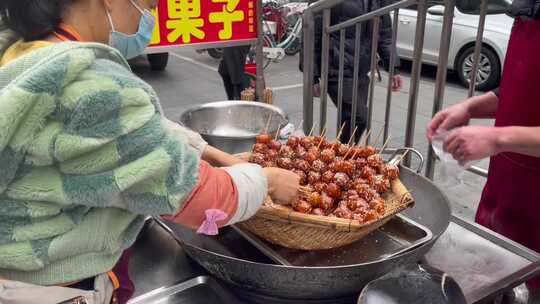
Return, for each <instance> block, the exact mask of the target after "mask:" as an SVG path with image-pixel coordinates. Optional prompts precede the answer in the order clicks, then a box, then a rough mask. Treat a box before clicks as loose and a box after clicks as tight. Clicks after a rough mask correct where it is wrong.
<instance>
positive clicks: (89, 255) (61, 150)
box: [0, 25, 199, 285]
mask: <svg viewBox="0 0 540 304" xmlns="http://www.w3.org/2000/svg"><path fill="white" fill-rule="evenodd" d="M0 28H1V25H0ZM9 35H10V33H9V32H8V31H5V30H4V31H2V32H0V57H1V54H2V52H3V51H5V50H6V44H7V45H9V43H13V39H11V37H10V36H9ZM158 109H159V105H158V98H157V95H156V93H155V92H154V91H153V90H152V88H151V87H150V86H149V85H147V84H146V83H144V82H143V81H142V80H140V79H139V78H137V77H136V76H134V75H133V74H132V73H131V71H130V70H129V66H128V64H127V63H126V61H125V60H124V59H123V58H122V57H121V55H120V54H119V53H118V52H117V51H115V50H114V49H112V48H109V47H107V46H105V45H100V44H88V43H86V44H82V43H71V42H70V43H61V44H54V45H51V46H48V47H45V48H42V49H40V50H37V51H35V52H32V53H30V54H27V55H25V56H22V57H20V58H18V59H16V60H14V61H12V62H10V63H9V64H7V65H6V66H4V67H1V68H0V277H4V278H8V279H13V280H20V281H24V282H29V283H35V284H41V285H50V284H59V283H64V282H70V281H74V280H79V279H82V278H86V277H90V276H93V275H96V274H99V273H102V272H105V271H107V270H110V269H111V268H112V267H113V265H114V264H115V263H116V261H117V260H118V258H119V257H120V255H121V253H122V251H123V250H124V249H125V248H127V247H129V246H130V245H131V244H132V243H133V242H134V240H135V237H136V235H137V233H138V232H139V230H140V228H141V226H142V223H143V215H161V214H174V213H176V212H178V210H180V208H181V207H182V202H183V200H184V199H185V198H186V197H187V196H188V194H189V193H190V192H191V190H192V189H193V188H194V187H195V185H196V183H197V175H198V166H199V164H198V162H199V160H198V156H197V153H196V152H195V150H194V149H193V148H191V147H189V146H188V145H187V143H186V140H185V138H184V137H182V136H179V135H178V134H177V133H175V132H174V131H173V130H169V129H168V127H166V125H165V124H164V123H163V122H162V116H161V113H159V110H158Z"/></svg>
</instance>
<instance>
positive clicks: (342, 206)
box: [336, 200, 349, 209]
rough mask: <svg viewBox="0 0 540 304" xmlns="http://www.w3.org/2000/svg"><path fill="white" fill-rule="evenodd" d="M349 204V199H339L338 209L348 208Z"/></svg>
mask: <svg viewBox="0 0 540 304" xmlns="http://www.w3.org/2000/svg"><path fill="white" fill-rule="evenodd" d="M347 205H348V203H347V200H341V201H339V203H338V205H337V208H336V209H348V208H349V207H348V206H347Z"/></svg>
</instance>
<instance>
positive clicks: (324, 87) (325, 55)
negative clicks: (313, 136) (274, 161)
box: [319, 8, 330, 134]
mask: <svg viewBox="0 0 540 304" xmlns="http://www.w3.org/2000/svg"><path fill="white" fill-rule="evenodd" d="M329 26H330V9H329V8H327V9H325V10H324V11H323V24H322V54H321V80H320V81H321V84H320V85H321V98H320V102H321V104H320V110H319V115H320V118H319V121H320V125H319V128H320V133H321V134H322V132H323V129H324V128H325V127H326V108H327V107H326V101H327V99H328V96H327V92H328V64H329V61H330V60H329V57H330V34H328V32H327V30H328V27H329Z"/></svg>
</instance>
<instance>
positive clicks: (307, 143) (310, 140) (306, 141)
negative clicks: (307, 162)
mask: <svg viewBox="0 0 540 304" xmlns="http://www.w3.org/2000/svg"><path fill="white" fill-rule="evenodd" d="M300 144H301V145H302V147H304V148H305V149H309V148H311V147H313V146H314V145H315V141H314V137H313V136H306V137H303V138H302V139H300Z"/></svg>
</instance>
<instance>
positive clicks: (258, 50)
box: [255, 0, 264, 101]
mask: <svg viewBox="0 0 540 304" xmlns="http://www.w3.org/2000/svg"><path fill="white" fill-rule="evenodd" d="M262 6H263V4H262V0H259V1H257V45H256V47H255V64H256V67H257V71H256V75H255V77H256V80H255V94H256V95H257V100H259V101H262V100H263V91H264V90H263V86H264V69H263V66H264V63H263V60H264V54H263V38H264V34H263V26H262V19H263V9H262Z"/></svg>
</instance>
